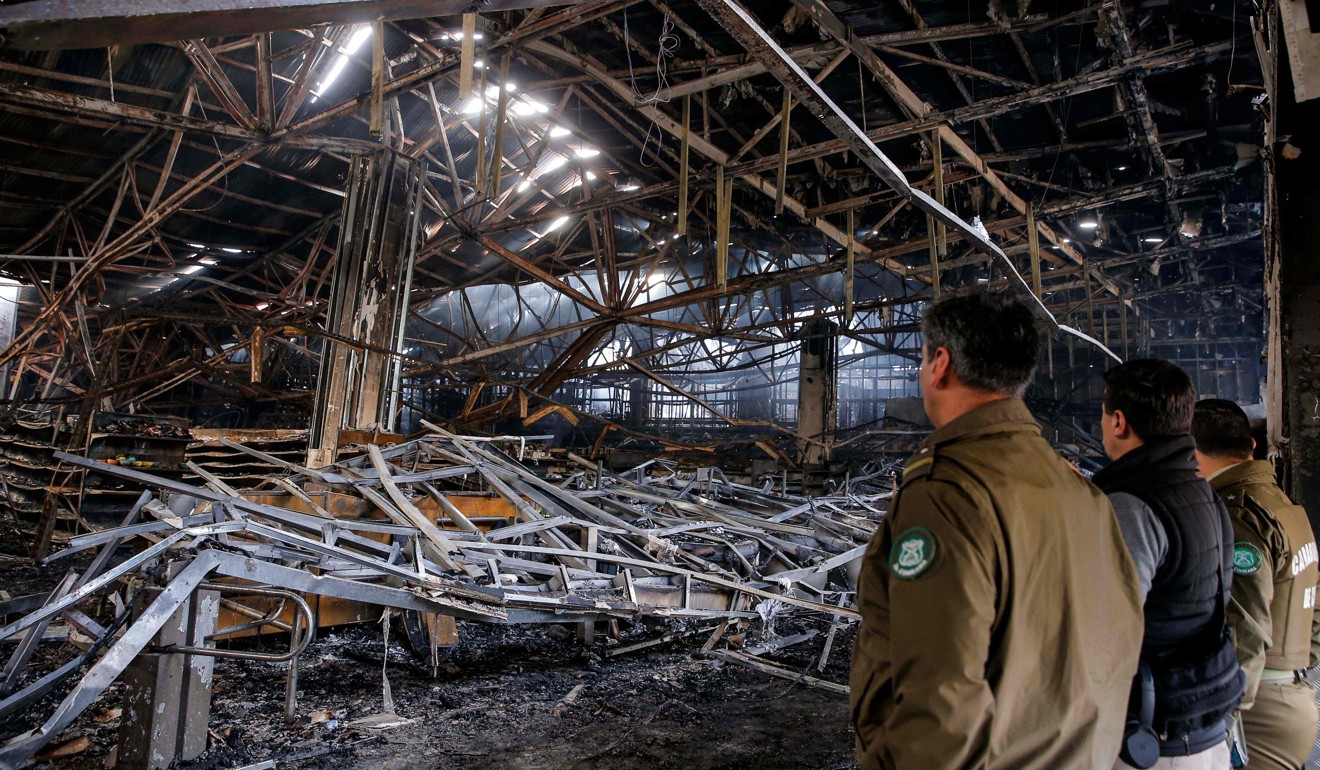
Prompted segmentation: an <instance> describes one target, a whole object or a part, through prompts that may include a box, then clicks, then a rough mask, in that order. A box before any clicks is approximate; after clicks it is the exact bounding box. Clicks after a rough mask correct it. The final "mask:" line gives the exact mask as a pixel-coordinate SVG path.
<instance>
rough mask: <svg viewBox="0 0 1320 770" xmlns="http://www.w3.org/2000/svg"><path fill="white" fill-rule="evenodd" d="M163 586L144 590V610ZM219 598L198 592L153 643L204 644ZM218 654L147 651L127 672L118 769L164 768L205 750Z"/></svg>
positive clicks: (141, 602) (140, 603)
mask: <svg viewBox="0 0 1320 770" xmlns="http://www.w3.org/2000/svg"><path fill="white" fill-rule="evenodd" d="M160 591H161V589H158V588H148V589H143V590H142V591H141V592H140V594H139V597H140V598H139V600H138V605H137V611H138V612H141V611H142V610H144V609H146V607H147V606H148V605H149V604H151V602H152V601H153V600H154V599H155V598H156V597H157V596H158V595H159V594H160ZM219 614H220V597H219V594H217V593H216V592H214V591H196V592H194V593H193V595H192V596H191V597H189V598H188V600H187V601H185V602H184V603H183V605H182V606H180V607H179V609H178V610H176V611H175V612H174V614H173V615H172V616H170V619H169V620H168V621H166V622H165V625H164V627H162V628H161V630H160V631H159V633H157V635H156V639H155V646H156V647H166V646H171V645H179V646H187V647H204V646H206V644H205V642H206V637H207V636H208V635H210V634H212V633H214V632H215V623H216V619H217V617H219ZM214 669H215V659H214V658H212V657H209V656H205V655H184V654H180V653H168V652H147V653H143V654H142V655H139V656H138V657H137V658H135V659H134V661H133V662H132V663H131V664H130V665H129V667H128V668H127V669H125V671H124V674H123V679H124V684H125V685H126V688H125V690H124V707H123V718H122V719H121V720H120V727H119V755H118V758H117V760H116V765H115V766H116V767H117V768H120V770H162V769H163V768H167V767H170V766H172V765H173V764H175V763H176V762H180V761H182V762H186V761H188V760H192V759H196V758H197V757H200V756H201V755H202V754H205V753H206V749H207V725H208V723H209V722H210V716H211V676H212V673H213V672H214Z"/></svg>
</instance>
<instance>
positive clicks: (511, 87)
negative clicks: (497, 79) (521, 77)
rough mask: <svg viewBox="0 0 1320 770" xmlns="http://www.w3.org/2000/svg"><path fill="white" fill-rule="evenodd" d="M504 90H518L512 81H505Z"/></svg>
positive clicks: (510, 91)
mask: <svg viewBox="0 0 1320 770" xmlns="http://www.w3.org/2000/svg"><path fill="white" fill-rule="evenodd" d="M504 90H505V91H508V92H509V93H513V92H514V91H517V90H518V86H516V85H514V84H513V83H505V84H504Z"/></svg>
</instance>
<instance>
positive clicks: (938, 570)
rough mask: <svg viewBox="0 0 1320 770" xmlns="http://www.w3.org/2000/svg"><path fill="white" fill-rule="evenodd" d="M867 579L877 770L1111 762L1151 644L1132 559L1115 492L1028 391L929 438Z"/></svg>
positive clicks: (862, 655) (875, 545)
mask: <svg viewBox="0 0 1320 770" xmlns="http://www.w3.org/2000/svg"><path fill="white" fill-rule="evenodd" d="M858 592H859V594H858V599H859V605H860V608H861V612H862V624H861V628H860V630H859V631H858V636H857V641H856V645H855V648H854V651H853V667H852V676H851V685H852V686H851V699H852V717H853V725H854V728H855V729H856V733H857V753H858V760H859V763H860V766H861V768H863V770H872V769H873V768H899V769H900V770H944V769H945V768H949V769H952V768H972V767H975V768H983V769H984V770H994V769H996V768H1004V769H1005V770H1007V769H1008V768H1012V769H1013V770H1046V768H1051V769H1056V768H1065V767H1067V768H1073V767H1094V768H1108V767H1110V766H1112V765H1113V763H1114V760H1115V758H1116V757H1117V756H1118V750H1119V742H1120V740H1121V737H1122V731H1123V723H1124V719H1125V715H1126V711H1127V701H1128V692H1129V689H1130V687H1131V684H1132V677H1133V674H1135V673H1136V669H1137V656H1138V654H1139V652H1140V650H1141V635H1142V615H1141V603H1140V600H1139V598H1138V594H1137V576H1136V571H1135V569H1134V567H1133V565H1132V560H1131V558H1130V557H1129V556H1128V553H1127V548H1126V546H1124V544H1123V540H1122V537H1121V536H1120V534H1119V530H1118V524H1117V522H1116V521H1115V518H1114V513H1113V509H1112V508H1110V505H1109V502H1108V501H1107V500H1106V498H1105V496H1104V494H1103V493H1101V492H1100V490H1098V489H1096V488H1095V487H1094V486H1093V485H1092V484H1090V483H1089V482H1087V481H1086V480H1085V479H1084V478H1082V477H1081V476H1080V475H1079V474H1077V473H1076V472H1075V471H1074V470H1073V469H1072V468H1070V467H1069V466H1068V465H1067V463H1065V462H1064V461H1063V460H1062V459H1060V458H1059V456H1058V455H1057V454H1056V453H1055V452H1054V450H1053V449H1052V448H1051V447H1050V446H1049V444H1048V443H1047V442H1046V441H1045V440H1044V439H1042V438H1041V436H1040V429H1039V427H1038V426H1037V424H1036V422H1035V420H1034V419H1033V418H1032V416H1031V413H1030V412H1029V411H1028V410H1027V408H1026V406H1025V405H1024V404H1023V403H1022V402H1021V401H1020V400H1018V399H1006V400H1003V401H996V402H994V403H991V404H988V405H985V406H982V407H980V408H978V409H975V410H973V411H971V412H969V413H967V414H965V415H963V416H962V417H960V418H958V419H957V420H954V421H953V422H951V423H949V424H948V425H946V426H944V427H943V428H941V429H939V430H937V431H935V432H934V433H933V434H931V435H930V437H929V438H927V439H926V441H925V442H923V443H922V447H921V450H920V451H919V452H918V453H917V454H916V455H914V456H913V458H912V459H911V460H910V461H909V463H908V466H907V470H906V471H905V473H904V477H903V482H902V484H901V486H900V490H899V492H898V494H897V495H896V497H895V499H894V501H893V505H892V506H891V508H890V512H889V515H888V516H887V517H886V518H885V520H884V522H883V523H882V524H881V527H880V529H879V530H878V531H877V532H876V534H875V536H874V537H873V538H872V540H871V543H870V545H869V546H868V548H867V552H866V556H865V558H864V560H863V565H862V574H861V578H860V581H859V586H858Z"/></svg>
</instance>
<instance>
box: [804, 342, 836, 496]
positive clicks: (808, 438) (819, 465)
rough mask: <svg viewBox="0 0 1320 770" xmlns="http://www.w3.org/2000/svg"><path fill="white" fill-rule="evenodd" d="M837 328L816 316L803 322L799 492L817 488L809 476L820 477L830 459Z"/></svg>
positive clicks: (833, 414)
mask: <svg viewBox="0 0 1320 770" xmlns="http://www.w3.org/2000/svg"><path fill="white" fill-rule="evenodd" d="M838 331H839V327H838V324H836V323H834V322H833V321H829V320H827V319H824V318H818V319H816V320H814V321H812V322H811V323H810V324H808V325H807V327H806V329H805V330H804V333H805V336H804V337H803V340H802V357H801V361H802V364H801V368H800V369H799V372H798V426H797V432H798V435H799V436H801V437H802V438H800V439H799V440H798V457H799V458H800V459H801V462H802V484H803V490H802V491H803V492H804V493H806V494H810V493H812V492H813V491H819V490H818V486H819V485H818V484H816V483H813V482H811V481H810V477H811V476H813V475H814V476H816V477H817V478H818V479H820V480H823V477H822V476H821V472H822V471H824V470H825V464H826V463H828V462H829V460H830V443H831V442H832V441H833V440H834V422H835V408H836V400H835V396H836V393H835V375H836V368H837V356H836V355H835V353H836V348H837V337H836V335H837V334H838ZM813 472H814V473H813Z"/></svg>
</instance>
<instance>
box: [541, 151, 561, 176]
mask: <svg viewBox="0 0 1320 770" xmlns="http://www.w3.org/2000/svg"><path fill="white" fill-rule="evenodd" d="M567 162H568V158H565V157H564V156H563V155H552V156H551V157H550V159H549V160H547V161H546V162H545V167H544V168H542V169H541V173H542V174H550V173H553V172H555V171H558V170H559V169H561V168H563V166H564V164H565V163H567Z"/></svg>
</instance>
